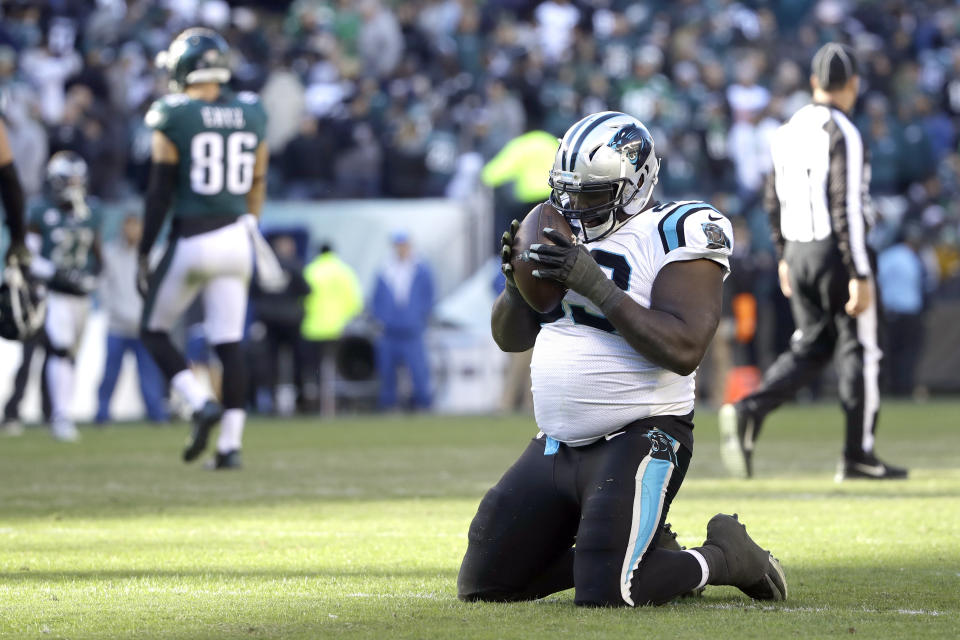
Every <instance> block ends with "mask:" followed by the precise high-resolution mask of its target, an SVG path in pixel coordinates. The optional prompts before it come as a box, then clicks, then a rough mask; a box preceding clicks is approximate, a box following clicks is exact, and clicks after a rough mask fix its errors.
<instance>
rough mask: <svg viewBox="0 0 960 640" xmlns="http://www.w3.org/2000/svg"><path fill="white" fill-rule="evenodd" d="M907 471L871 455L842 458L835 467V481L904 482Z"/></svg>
mask: <svg viewBox="0 0 960 640" xmlns="http://www.w3.org/2000/svg"><path fill="white" fill-rule="evenodd" d="M907 474H908V471H907V470H906V469H904V468H903V467H896V466H894V465H892V464H887V463H886V462H882V461H881V460H879V459H878V458H877V457H876V456H874V455H873V454H870V455H867V456H864V457H863V458H857V459H853V458H844V459H843V460H841V461H840V464H839V465H838V466H837V475H836V476H835V478H834V479H835V480H836V481H837V482H843V481H844V480H856V479H863V480H905V479H906V477H907Z"/></svg>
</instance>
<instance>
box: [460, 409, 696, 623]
mask: <svg viewBox="0 0 960 640" xmlns="http://www.w3.org/2000/svg"><path fill="white" fill-rule="evenodd" d="M664 419H666V420H670V419H672V418H671V417H666V418H651V419H648V420H649V421H650V422H648V421H640V422H639V423H634V426H631V427H628V428H626V429H624V430H623V431H620V432H615V433H614V434H610V436H607V437H606V438H601V439H600V440H599V441H597V442H595V443H593V444H590V445H587V446H583V447H568V446H566V445H563V444H561V445H559V448H558V449H557V451H556V453H553V454H550V455H545V453H549V451H550V449H549V448H548V446H549V445H548V443H547V439H546V438H545V437H539V438H534V439H533V440H532V441H531V442H530V444H529V446H528V447H527V449H526V450H525V451H524V452H523V454H522V455H521V456H520V458H519V459H518V460H517V461H516V463H514V465H513V466H512V467H511V468H510V469H509V470H508V471H507V472H506V473H505V474H504V476H503V477H502V478H501V479H500V481H499V482H498V483H497V484H496V486H494V487H493V488H492V489H490V491H489V492H487V494H486V496H484V498H483V500H482V501H481V502H480V506H479V508H478V509H477V514H476V516H475V517H474V519H473V522H472V523H471V525H470V531H469V536H468V538H469V545H468V547H467V552H466V555H465V556H464V558H463V563H462V565H461V566H460V575H459V577H458V579H457V590H458V595H459V597H460V599H462V600H469V601H476V600H482V601H501V602H502V601H516V600H531V599H535V598H542V597H544V596H546V595H549V594H551V593H555V592H557V591H562V590H564V589H569V588H571V587H576V595H575V601H576V603H577V604H578V605H587V606H635V605H642V604H660V603H663V602H667V601H669V600H671V599H673V598H674V597H676V596H678V595H680V594H682V593H685V592H687V591H690V590H691V589H693V588H694V587H696V586H697V585H698V584H699V583H700V580H701V578H702V571H701V569H700V565H699V563H698V562H697V560H696V559H695V558H694V556H692V555H690V554H688V553H686V552H683V551H667V550H664V549H658V548H657V546H656V542H657V537H658V536H659V534H660V530H661V527H662V526H663V523H664V521H665V519H666V516H667V511H668V510H669V508H670V503H671V501H672V500H673V497H674V496H675V495H676V494H677V491H678V490H679V489H680V485H681V483H682V482H683V477H684V474H685V473H686V470H687V466H688V465H689V464H690V452H689V451H688V450H687V449H686V448H685V447H684V446H682V445H680V444H679V443H678V442H677V441H676V440H674V439H673V438H672V437H670V436H669V435H667V434H666V433H664V432H663V431H660V430H659V429H656V428H655V426H654V424H655V423H656V421H657V420H664ZM607 438H609V439H607Z"/></svg>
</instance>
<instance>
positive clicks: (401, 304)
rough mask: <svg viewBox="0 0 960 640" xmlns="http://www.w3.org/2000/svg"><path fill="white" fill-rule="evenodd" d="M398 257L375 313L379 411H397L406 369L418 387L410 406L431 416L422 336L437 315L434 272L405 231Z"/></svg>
mask: <svg viewBox="0 0 960 640" xmlns="http://www.w3.org/2000/svg"><path fill="white" fill-rule="evenodd" d="M392 242H393V251H394V255H393V256H392V257H391V258H390V259H389V260H388V261H387V262H386V264H384V265H383V268H382V269H381V270H380V273H379V274H378V275H377V281H376V284H375V286H374V292H373V304H372V305H371V311H372V313H373V317H374V319H375V320H376V321H377V323H378V324H379V326H380V331H381V333H380V337H379V339H378V340H377V373H378V377H379V380H380V395H379V398H378V407H379V408H380V410H381V411H390V410H393V409H395V408H396V407H397V405H398V402H399V399H398V397H397V370H398V369H399V368H400V367H405V368H406V369H407V371H408V372H409V373H410V380H411V382H412V384H413V397H412V398H411V404H412V406H413V408H414V409H417V410H421V411H422V410H426V409H429V408H430V404H431V401H432V399H431V390H430V366H429V363H428V362H427V351H426V346H425V345H424V342H423V334H424V332H425V331H426V329H427V323H428V322H429V320H430V313H431V312H432V310H433V303H434V297H433V296H434V294H433V272H432V270H431V269H430V266H429V265H428V264H427V263H426V262H424V261H422V260H420V259H419V258H417V257H416V256H415V255H414V253H413V245H412V244H411V242H410V236H409V234H408V233H407V232H406V231H397V232H395V233H394V234H393V237H392Z"/></svg>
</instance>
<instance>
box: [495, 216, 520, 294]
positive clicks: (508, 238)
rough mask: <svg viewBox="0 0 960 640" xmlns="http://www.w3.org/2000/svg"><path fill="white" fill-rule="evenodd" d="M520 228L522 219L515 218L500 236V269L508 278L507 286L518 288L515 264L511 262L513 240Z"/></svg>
mask: <svg viewBox="0 0 960 640" xmlns="http://www.w3.org/2000/svg"><path fill="white" fill-rule="evenodd" d="M519 228H520V221H519V220H514V221H513V222H511V223H510V228H509V229H507V230H506V231H504V232H503V235H502V236H500V271H502V272H503V277H504V278H506V279H507V286H508V287H513V288H514V289H516V288H517V283H516V281H515V280H514V279H513V265H512V264H510V258H511V257H512V256H513V240H514V239H515V238H516V237H517V229H519Z"/></svg>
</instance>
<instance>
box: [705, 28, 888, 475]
mask: <svg viewBox="0 0 960 640" xmlns="http://www.w3.org/2000/svg"><path fill="white" fill-rule="evenodd" d="M810 84H811V86H812V88H813V103H812V104H809V105H807V106H805V107H803V108H802V109H800V110H799V111H797V113H795V114H794V116H793V117H792V118H791V119H790V120H789V121H788V122H786V123H785V124H784V125H783V126H781V127H780V128H779V129H778V130H777V132H776V134H775V136H774V138H773V141H772V144H771V150H772V153H773V168H774V170H773V172H772V174H771V175H770V176H769V177H768V179H767V184H766V190H765V197H764V206H765V207H766V209H767V211H768V212H769V214H770V223H771V224H770V226H771V229H772V230H773V237H774V243H775V245H776V247H777V250H778V253H779V255H780V262H779V265H778V271H779V276H780V289H781V290H782V291H783V295H784V296H786V297H787V298H789V300H790V309H791V311H792V313H793V319H794V322H795V324H796V326H797V330H796V332H795V333H794V334H793V336H792V338H791V344H790V349H789V350H788V351H786V352H785V353H783V354H781V355H780V357H779V358H777V360H776V362H774V363H773V365H771V367H770V368H769V369H768V370H767V372H766V374H765V376H764V379H763V383H762V384H761V385H760V388H759V389H757V390H756V391H755V392H754V393H752V394H750V395H749V396H747V397H746V398H744V399H743V400H741V401H740V402H738V403H737V404H735V405H733V404H728V405H725V406H724V407H722V408H721V410H720V431H721V435H722V438H723V444H722V447H723V448H722V454H723V456H722V459H723V462H724V465H725V466H726V467H727V469H728V471H730V472H731V473H732V474H734V475H738V476H744V477H750V476H751V475H752V473H753V467H752V455H753V448H754V442H755V440H756V438H757V435H758V434H759V432H760V427H761V425H762V424H763V420H764V418H765V417H766V416H767V414H768V413H770V412H771V411H773V410H774V409H776V408H777V407H779V406H780V405H781V404H783V403H784V402H786V401H788V400H790V399H791V398H793V396H794V394H795V393H796V391H797V389H800V388H802V387H804V386H806V385H807V384H808V383H810V382H811V381H813V380H814V379H815V378H816V377H817V375H819V373H820V372H821V370H823V368H824V367H825V366H826V365H827V364H828V363H829V362H830V361H831V360H832V359H833V356H834V353H835V352H838V353H837V359H836V362H837V369H838V370H837V378H838V382H839V396H840V403H841V405H842V406H843V410H844V413H845V414H846V431H847V434H846V442H845V443H844V448H843V460H842V461H841V463H840V466H839V468H838V470H837V480H838V481H839V480H844V479H847V478H874V479H883V478H906V477H907V470H906V469H902V468H900V467H895V466H893V465H890V464H886V463H884V462H881V461H880V460H879V459H877V457H876V455H875V454H874V446H873V445H874V431H875V429H876V425H877V412H878V409H879V407H880V392H879V385H878V377H879V373H880V358H881V355H882V353H881V351H880V347H879V340H878V336H877V330H878V324H879V323H878V318H877V302H876V295H875V293H874V278H873V273H874V270H873V263H874V256H873V253H872V251H871V249H870V248H869V247H868V246H867V239H866V236H867V230H868V227H869V225H870V223H871V222H872V211H871V206H870V197H869V193H868V192H869V186H870V185H869V180H870V166H869V163H868V161H867V157H866V155H867V152H866V149H864V146H863V140H862V138H861V137H860V133H859V132H858V131H857V128H856V127H855V126H854V125H853V123H852V122H851V121H850V119H849V117H848V114H850V113H851V112H852V111H853V106H854V104H855V103H856V100H857V92H858V90H859V87H860V77H859V75H858V72H857V60H856V57H855V56H854V53H853V50H852V49H850V48H849V47H847V46H845V45H842V44H837V43H833V42H831V43H828V44H826V45H824V46H823V47H822V48H821V49H820V50H819V51H817V53H816V55H815V56H814V57H813V63H812V65H811V76H810Z"/></svg>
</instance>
